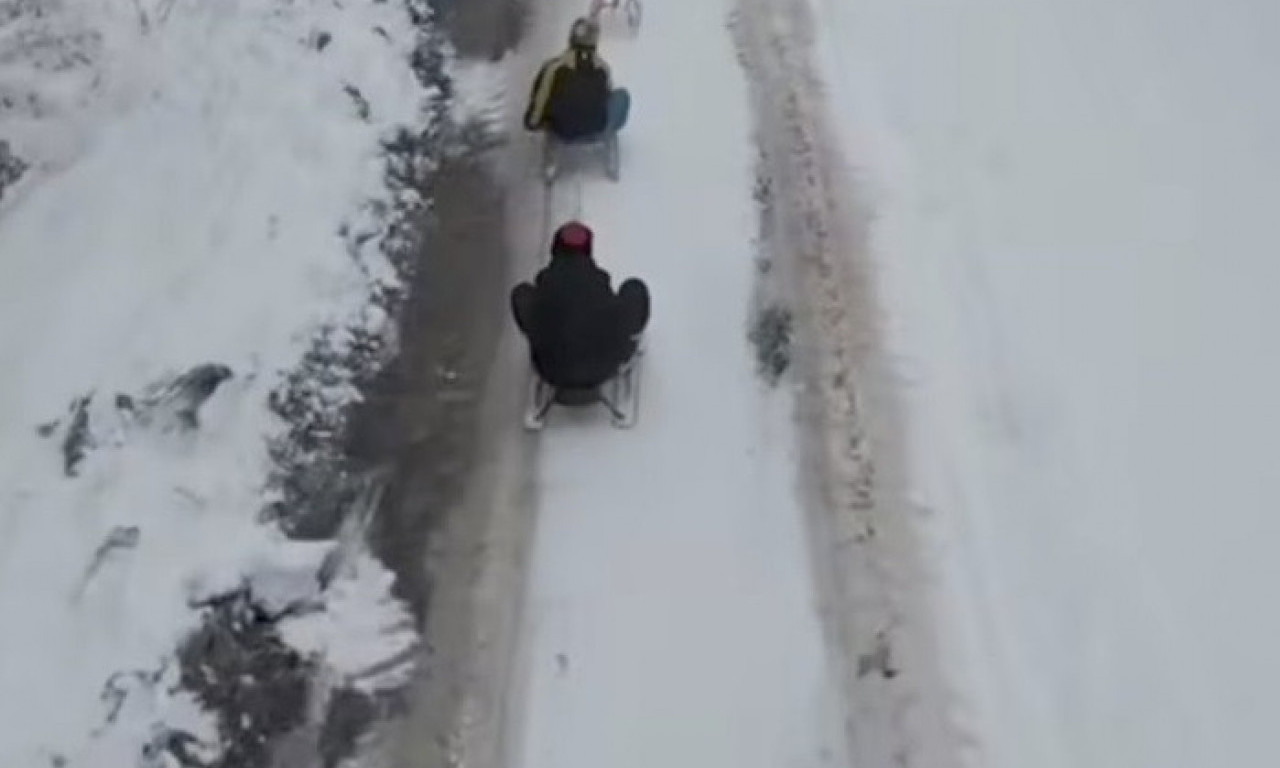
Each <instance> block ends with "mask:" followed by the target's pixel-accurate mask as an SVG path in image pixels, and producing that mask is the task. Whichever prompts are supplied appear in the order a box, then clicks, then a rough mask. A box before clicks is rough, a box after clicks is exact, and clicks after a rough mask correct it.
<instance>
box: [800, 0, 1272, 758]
mask: <svg viewBox="0 0 1280 768" xmlns="http://www.w3.org/2000/svg"><path fill="white" fill-rule="evenodd" d="M812 7H813V9H814V11H815V13H816V16H817V19H818V25H817V28H818V29H819V31H820V35H819V37H820V42H821V62H822V65H823V68H824V70H825V72H826V78H825V80H826V86H827V90H828V95H829V99H830V103H831V106H832V107H833V110H834V111H835V113H836V114H837V116H838V117H839V119H840V123H841V126H842V134H843V136H844V139H845V148H846V150H847V153H848V155H849V156H850V157H851V158H852V160H853V161H854V162H855V164H856V165H857V167H858V171H859V174H858V177H857V178H856V180H855V183H857V184H858V185H859V186H860V188H861V191H862V193H863V194H864V196H865V197H867V198H868V199H870V200H871V201H872V208H873V213H874V218H875V225H874V227H873V230H872V234H871V239H872V242H871V247H872V251H873V254H874V256H875V259H876V262H877V268H878V270H879V274H880V288H881V294H882V302H883V310H884V312H885V319H886V327H887V329H888V343H889V345H890V347H891V348H892V350H893V354H894V355H895V356H896V357H897V359H898V360H899V361H900V365H899V372H900V374H901V376H902V378H903V380H904V386H903V389H902V396H903V398H904V403H905V404H906V406H907V408H906V410H907V413H908V418H909V423H908V425H907V427H908V433H907V438H908V441H909V443H910V446H911V467H910V471H911V477H912V482H913V496H914V499H915V502H916V503H917V504H918V505H919V506H921V507H923V508H925V509H927V510H929V511H930V512H931V513H932V514H931V515H930V516H929V521H928V522H927V523H926V524H925V525H924V528H923V532H924V534H925V535H926V537H927V539H928V541H929V544H930V552H931V557H932V558H933V560H934V562H935V564H936V569H935V577H936V586H937V588H936V593H935V594H934V596H933V597H934V599H933V603H934V605H935V606H936V608H937V610H938V611H939V612H940V614H941V615H942V616H943V617H944V618H945V620H946V624H945V626H944V630H943V632H942V635H943V637H942V638H941V642H942V643H943V645H944V646H945V656H946V658H945V662H946V666H947V668H948V669H949V671H950V675H951V682H952V685H953V687H954V689H955V692H956V696H957V697H958V699H959V701H960V703H961V705H962V706H961V707H960V709H959V710H958V713H957V718H958V719H957V723H958V725H959V726H960V727H962V728H964V729H966V730H967V731H969V735H970V739H971V743H972V750H971V751H970V753H969V754H967V755H966V757H967V758H968V759H969V760H970V761H971V764H973V765H982V766H989V767H991V768H1000V767H1001V766H1008V767H1009V768H1015V767H1020V766H1030V765H1034V766H1037V767H1038V768H1055V767H1056V766H1063V767H1064V768H1065V767H1066V766H1081V765H1089V766H1117V767H1120V766H1123V767H1124V768H1145V767H1148V766H1149V767H1151V768H1155V767H1156V766H1160V767H1161V768H1169V767H1171V766H1187V767H1189V768H1190V767H1191V766H1206V765H1246V764H1247V765H1263V764H1271V763H1274V762H1275V754H1276V750H1275V747H1274V739H1273V738H1272V734H1271V730H1272V723H1273V721H1274V719H1275V713H1276V711H1277V699H1276V693H1275V692H1276V691H1277V690H1278V689H1280V662H1278V661H1277V658H1276V655H1275V652H1274V649H1275V648H1276V647H1277V645H1278V644H1280V613H1278V612H1277V610H1276V608H1275V600H1274V595H1273V591H1274V590H1273V587H1272V584H1273V583H1274V581H1275V579H1276V567H1275V556H1274V552H1273V549H1274V547H1273V542H1274V541H1275V539H1276V536H1277V534H1280V518H1277V517H1276V515H1275V507H1276V503H1277V500H1278V499H1277V497H1278V495H1280V484H1278V481H1277V477H1280V476H1278V475H1277V473H1276V472H1275V471H1274V468H1273V467H1272V461H1271V456H1272V454H1273V453H1274V452H1273V451H1272V450H1271V445H1272V443H1273V439H1274V435H1275V432H1276V428H1277V426H1280V424H1278V422H1277V409H1276V407H1275V405H1274V403H1275V393H1276V392H1277V391H1278V386H1280V366H1277V365H1276V355H1275V352H1276V350H1277V347H1276V344H1275V342H1274V340H1273V331H1272V328H1273V327H1274V326H1275V324H1276V311H1275V309H1274V306H1275V304H1274V301H1273V300H1272V299H1273V293H1274V290H1273V289H1274V286H1275V285H1276V283H1277V279H1278V278H1280V266H1277V261H1276V260H1275V258H1274V253H1275V251H1276V246H1277V244H1278V243H1280V238H1278V237H1277V235H1276V229H1275V227H1274V224H1273V222H1272V218H1273V217H1272V216H1271V215H1270V207H1272V206H1273V205H1274V202H1275V201H1276V200H1280V181H1278V179H1280V174H1278V173H1277V171H1278V170H1280V130H1278V129H1280V102H1277V101H1276V99H1274V98H1273V97H1271V96H1270V93H1271V90H1272V89H1271V88H1270V85H1271V83H1270V78H1271V73H1274V72H1275V71H1277V68H1278V67H1280V52H1278V51H1280V49H1278V48H1277V47H1276V42H1277V34H1278V33H1280V7H1277V6H1275V5H1274V4H1268V3H1259V2H1252V1H1251V0H1229V1H1228V2H1223V3H1217V4H1215V5H1213V6H1212V7H1208V6H1205V5H1204V4H1202V3H1194V2H1189V0H1178V1H1177V2H1158V3H1157V2H1146V1H1142V2H1132V3H1108V2H1101V1H1100V0H1087V1H1086V2H1065V1H1064V0H1034V1H1033V2H1007V1H1005V0H978V1H977V2H969V3H963V4H950V5H948V4H939V3H931V2H921V1H919V0H914V1H910V0H909V1H907V2H903V1H902V0H893V1H892V2H889V1H888V0H813V2H812Z"/></svg>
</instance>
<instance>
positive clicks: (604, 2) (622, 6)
mask: <svg viewBox="0 0 1280 768" xmlns="http://www.w3.org/2000/svg"><path fill="white" fill-rule="evenodd" d="M606 8H607V9H609V11H610V13H613V14H616V13H622V14H623V15H624V16H626V19H627V27H628V28H629V29H630V30H631V34H633V35H636V34H639V33H640V20H641V17H642V16H643V8H642V7H641V6H640V0H591V7H590V9H589V10H588V11H587V18H588V19H590V20H591V21H592V22H593V23H594V24H595V25H596V26H597V27H599V25H600V16H601V14H602V13H603V12H604V10H605V9H606Z"/></svg>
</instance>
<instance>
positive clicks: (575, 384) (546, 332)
mask: <svg viewBox="0 0 1280 768" xmlns="http://www.w3.org/2000/svg"><path fill="white" fill-rule="evenodd" d="M593 239H594V235H593V234H592V232H591V230H590V229H589V228H588V227H587V226H586V225H585V224H582V223H581V222H577V221H571V222H569V223H567V224H565V225H563V226H561V227H560V228H559V229H558V230H557V231H556V234H555V237H554V238H553V240H552V243H551V262H550V263H549V264H548V265H547V266H546V267H544V268H543V269H542V270H541V271H540V272H539V273H538V275H537V277H536V278H535V279H534V282H533V283H532V284H531V283H528V282H525V283H521V284H519V285H517V286H516V287H515V288H513V289H512V291H511V311H512V314H513V315H514V316H515V321H516V325H517V326H519V328H520V331H521V332H522V333H523V334H524V335H525V337H527V338H528V340H529V351H530V356H531V357H532V360H533V366H534V369H535V370H536V371H537V372H538V375H539V376H540V377H542V379H543V381H545V382H546V383H547V384H549V385H551V386H552V387H553V388H555V389H579V390H582V389H595V388H597V387H599V386H600V385H602V384H604V383H605V382H607V381H609V379H611V378H613V377H614V376H615V375H617V373H618V371H619V370H620V369H621V368H622V366H623V365H625V364H626V363H628V362H629V361H630V360H631V358H632V356H633V355H635V353H636V349H637V346H638V344H639V338H640V334H641V333H642V332H643V331H644V329H645V326H646V325H648V322H649V289H648V287H647V286H646V285H645V284H644V283H643V282H642V281H640V280H638V279H636V278H630V279H628V280H626V281H624V282H623V283H622V285H620V286H619V287H618V291H617V292H616V293H615V292H614V290H613V287H612V284H611V279H610V277H609V273H608V272H606V271H604V270H603V269H601V268H600V267H599V266H598V265H597V264H596V263H595V260H594V259H593V257H592V241H593Z"/></svg>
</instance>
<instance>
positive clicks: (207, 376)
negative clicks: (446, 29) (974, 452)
mask: <svg viewBox="0 0 1280 768" xmlns="http://www.w3.org/2000/svg"><path fill="white" fill-rule="evenodd" d="M415 35H416V32H415V30H414V27H413V25H412V24H411V22H410V19H409V15H408V14H407V13H406V10H405V7H404V6H403V5H402V4H398V3H385V2H375V0H356V1H355V2H349V3H343V4H336V3H327V2H282V1H280V0H235V1H225V2H218V3H195V2H175V1H173V0H151V1H146V0H144V1H143V2H138V1H137V0H132V1H130V2H125V0H103V2H95V3H72V2H58V1H57V0H51V1H50V2H39V1H38V0H21V1H19V2H6V3H0V54H2V55H0V138H5V139H9V140H10V141H11V144H12V146H13V150H14V153H15V154H16V155H18V156H19V157H22V158H23V159H24V160H26V161H28V162H30V163H31V167H32V171H31V172H29V173H28V174H27V175H26V176H24V178H23V182H22V184H21V185H20V189H19V193H18V194H16V195H9V196H6V197H5V199H4V202H3V205H0V268H2V269H3V271H4V275H3V279H2V280H0V369H2V370H3V371H4V376H3V377H0V616H3V617H4V618H3V625H4V631H3V632H0V691H2V692H3V694H2V695H0V722H3V723H5V728H4V729H2V730H0V764H3V765H5V766H11V767H12V768H26V767H27V766H33V767H34V766H47V765H48V764H49V759H51V756H53V755H60V756H62V757H63V758H65V759H67V760H69V761H70V763H69V764H71V765H76V764H83V765H92V766H100V767H102V768H110V767H111V766H126V765H134V764H135V763H137V762H138V760H140V759H142V758H139V757H138V755H139V754H140V752H139V748H140V746H141V745H142V744H145V743H150V744H152V745H153V746H154V745H157V744H159V745H161V747H160V750H161V751H162V752H163V751H165V750H166V749H167V751H168V752H170V753H173V752H174V749H176V747H172V743H173V742H174V738H175V737H171V734H173V733H178V734H186V735H185V736H182V737H181V738H178V741H183V740H184V739H186V740H187V741H190V740H191V739H195V740H196V741H195V742H192V743H195V744H197V745H200V744H202V745H203V746H200V748H201V749H205V750H206V751H207V750H213V752H215V753H216V751H217V749H218V746H217V745H216V740H215V739H214V730H213V729H214V723H213V722H212V721H211V720H210V719H209V718H208V717H207V716H206V715H202V714H201V712H200V710H199V707H197V706H196V705H195V704H194V702H193V701H192V700H191V698H190V696H189V695H187V694H184V693H182V692H181V691H179V690H178V689H177V687H175V686H176V683H175V682H174V681H175V680H176V679H177V678H176V677H175V675H176V674H177V673H176V672H175V671H174V670H175V664H176V663H177V662H176V660H175V656H174V654H175V649H176V648H177V646H178V644H179V643H180V641H181V640H182V639H183V638H184V637H185V636H187V635H188V634H189V633H190V632H191V631H192V630H193V629H194V628H195V627H196V626H197V625H198V624H199V622H200V617H201V611H200V609H199V608H198V607H196V606H197V605H198V604H199V603H200V601H201V600H204V599H207V598H208V597H209V596H210V595H211V594H215V593H217V592H218V589H219V588H220V587H226V588H227V589H236V588H239V585H242V584H244V583H246V582H245V580H246V579H248V582H247V583H248V585H249V587H248V588H249V589H250V590H255V588H256V591H257V592H261V593H262V594H261V595H258V596H257V597H260V598H261V599H262V600H263V601H265V603H264V604H275V605H277V606H279V605H281V601H283V604H284V605H288V604H290V603H293V602H298V603H299V604H301V603H308V600H310V602H309V603H308V605H309V606H310V607H309V608H308V609H307V610H308V611H313V610H320V611H321V612H322V613H320V614H309V617H299V618H296V619H293V621H298V622H302V621H304V620H306V621H309V622H311V623H313V624H323V625H324V627H325V630H324V631H320V630H319V629H315V628H313V629H312V630H310V631H302V630H301V629H296V628H295V629H294V630H290V631H289V632H285V633H284V634H285V635H286V636H287V637H288V638H289V639H291V640H295V641H296V643H297V650H298V651H300V652H301V653H303V654H312V655H314V658H315V659H316V662H317V663H319V664H321V665H322V666H323V665H329V666H330V667H332V668H333V669H334V671H335V672H336V673H337V674H339V675H355V674H359V673H360V672H361V671H362V670H364V668H366V667H367V666H369V665H371V664H373V663H374V662H376V661H378V660H387V659H394V658H398V657H400V656H402V655H403V654H404V653H405V649H406V647H407V646H408V645H409V644H411V643H412V642H414V634H413V630H412V627H411V625H410V624H409V623H408V622H406V621H405V617H404V609H403V607H402V606H400V605H399V604H398V603H396V602H394V601H391V600H390V599H389V597H388V595H387V592H388V587H389V581H390V575H389V574H387V573H386V572H385V571H383V570H381V567H380V566H379V565H377V563H376V562H374V561H372V560H371V559H369V558H368V557H367V556H364V555H361V554H359V553H358V552H356V553H347V554H346V558H345V560H344V561H343V562H345V563H346V565H345V566H344V568H339V569H338V570H337V571H336V572H335V573H331V574H329V575H328V577H326V578H325V579H324V580H323V583H319V582H318V581H317V579H319V575H318V574H317V573H316V569H317V568H319V564H320V563H321V562H323V558H317V555H318V554H320V553H318V551H317V550H316V549H315V548H314V547H315V545H312V544H301V543H293V542H289V541H287V540H286V539H285V538H284V537H283V536H282V535H281V534H279V533H278V532H276V531H275V530H274V529H273V528H272V527H270V526H267V525H264V524H262V523H261V522H260V521H259V519H258V513H259V512H260V511H261V510H262V509H263V508H264V506H266V505H267V503H268V502H269V501H271V500H272V499H271V497H270V496H269V495H268V494H267V492H266V491H265V489H266V488H267V486H268V479H269V477H270V474H271V472H272V455H271V453H270V451H269V441H270V440H273V439H279V438H280V436H281V435H283V434H285V432H286V428H287V425H286V424H285V423H284V422H283V421H282V420H281V419H280V418H279V417H277V416H276V415H274V414H273V413H272V410H271V408H270V400H271V398H270V396H271V394H272V392H273V391H275V390H277V389H278V388H279V387H280V386H281V384H282V381H283V379H282V377H283V375H284V374H285V373H286V372H288V371H289V370H290V369H292V368H294V367H295V366H297V365H298V362H299V360H300V359H301V358H302V357H303V355H304V353H306V352H307V351H308V349H309V348H310V347H311V345H312V341H313V339H314V338H315V336H316V334H317V333H318V332H319V331H320V330H321V329H322V328H323V327H332V328H338V329H343V328H357V329H363V330H364V332H379V331H380V330H381V328H382V325H383V324H384V323H385V322H386V316H385V313H384V312H383V311H381V310H379V309H377V308H376V307H373V306H371V304H370V302H371V297H372V296H373V294H374V293H375V292H377V291H378V290H380V289H381V288H383V287H385V286H387V285H390V284H393V283H394V282H395V281H396V274H395V272H394V270H393V268H392V265H391V264H389V263H388V261H387V258H386V257H385V256H384V255H383V253H382V250H381V249H380V247H379V245H380V243H379V238H378V237H377V234H378V232H379V229H378V227H379V221H380V216H381V215H382V214H381V212H382V211H385V210H386V209H387V208H389V207H390V206H391V204H392V203H393V201H391V200H388V199H386V197H387V194H386V192H385V184H384V178H383V174H384V167H385V162H386V161H385V158H384V157H383V153H382V150H381V148H380V146H379V142H380V141H381V140H382V139H384V138H386V137H387V136H389V135H390V133H391V132H392V130H393V129H395V128H397V127H399V126H409V127H411V128H412V127H413V126H417V127H418V128H419V129H420V128H421V124H422V122H423V120H424V115H423V112H422V111H421V110H422V105H423V102H424V98H426V97H427V96H428V94H427V93H426V92H425V91H424V89H423V86H422V85H421V84H420V82H419V81H418V80H417V79H416V78H415V74H414V72H413V71H412V69H411V68H410V55H411V53H412V52H413V49H414V46H415V44H416V38H415ZM375 202H376V203H377V204H376V205H375V204H374V203H375ZM340 233H343V234H345V235H346V237H343V236H340ZM333 336H334V345H335V348H336V349H337V350H338V351H339V352H341V350H342V349H343V348H345V346H348V345H350V344H351V343H352V340H353V338H354V336H353V335H352V334H351V333H348V332H346V331H338V332H337V333H335V334H333ZM327 375H328V376H329V378H328V379H327V380H326V381H325V382H322V384H321V385H317V388H316V389H317V391H318V392H320V393H321V394H322V395H323V398H318V399H317V402H315V403H312V405H314V406H315V407H318V408H323V409H338V408H340V407H341V406H343V405H344V404H345V403H347V402H350V401H351V399H352V398H353V397H355V396H356V393H355V391H354V389H353V387H352V384H351V382H350V380H349V377H344V375H343V374H342V372H341V371H337V370H335V371H330V372H328V374H327ZM264 568H266V572H267V574H268V575H264V573H263V571H264ZM272 568H275V569H277V570H276V572H275V574H276V576H277V577H278V578H274V579H272V578H271V577H270V576H269V574H270V573H272V570H271V569H272ZM289 573H292V574H293V575H292V576H288V575H287V574H289ZM282 574H283V575H282ZM293 592H297V594H296V595H295V597H296V600H295V599H294V597H290V593H293ZM317 616H323V618H317ZM352 627H354V630H350V629H349V628H352ZM350 632H355V634H350ZM344 638H345V639H344ZM344 643H345V645H344ZM353 643H357V644H359V646H360V653H359V654H355V655H353V654H352V653H351V651H350V648H349V646H350V645H351V644H353ZM392 668H393V669H396V668H398V667H395V665H394V664H393V665H392ZM121 674H125V675H133V676H134V677H133V678H131V679H138V680H144V681H145V684H140V685H136V686H133V687H131V688H129V689H128V691H129V693H128V694H127V695H124V696H123V700H127V701H126V703H122V704H120V705H118V706H117V707H115V712H114V714H112V711H113V706H112V705H111V701H113V700H114V698H120V697H117V696H115V694H112V693H111V691H112V690H115V688H113V687H112V685H111V683H110V681H112V680H113V679H119V675H121ZM376 681H382V682H385V681H391V682H394V681H395V675H383V676H382V677H379V678H376ZM376 681H375V682H376ZM376 684H382V683H381V682H376ZM166 734H169V735H166ZM184 743H185V742H184ZM113 745H114V746H113ZM164 745H170V746H169V747H165V746H164ZM192 748H193V749H194V748H195V747H192ZM152 757H155V755H152Z"/></svg>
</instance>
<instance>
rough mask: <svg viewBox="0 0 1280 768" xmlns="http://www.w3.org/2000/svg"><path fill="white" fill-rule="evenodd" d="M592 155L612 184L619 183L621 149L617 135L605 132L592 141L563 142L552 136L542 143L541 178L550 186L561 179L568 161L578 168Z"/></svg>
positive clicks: (591, 139) (548, 135)
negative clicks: (577, 165) (584, 159)
mask: <svg viewBox="0 0 1280 768" xmlns="http://www.w3.org/2000/svg"><path fill="white" fill-rule="evenodd" d="M587 156H589V157H590V158H592V159H593V160H597V161H599V162H600V163H601V164H602V165H603V166H604V172H605V175H606V176H608V177H609V180H610V181H617V180H618V177H619V175H620V171H621V158H620V153H619V149H618V134H617V133H605V134H602V135H600V136H593V137H591V138H589V139H580V140H576V141H564V140H562V139H558V138H556V137H555V136H552V135H551V134H550V133H548V134H546V137H545V138H544V140H543V143H542V178H543V181H544V182H545V183H546V184H547V185H548V186H550V185H551V184H554V183H555V182H556V179H558V178H559V177H560V172H561V170H562V169H563V168H564V166H565V161H566V160H569V161H574V164H575V165H576V164H577V163H578V161H581V160H582V159H583V158H584V157H587Z"/></svg>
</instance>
